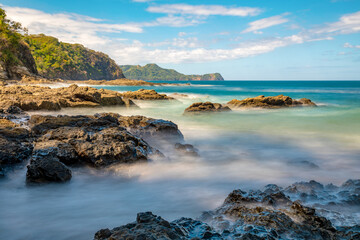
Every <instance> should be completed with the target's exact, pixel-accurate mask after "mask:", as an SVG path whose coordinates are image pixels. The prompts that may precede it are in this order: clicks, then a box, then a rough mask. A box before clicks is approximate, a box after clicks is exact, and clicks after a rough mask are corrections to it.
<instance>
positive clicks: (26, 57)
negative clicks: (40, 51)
mask: <svg viewBox="0 0 360 240" xmlns="http://www.w3.org/2000/svg"><path fill="white" fill-rule="evenodd" d="M22 33H26V29H24V28H22V27H21V24H20V23H18V22H14V21H11V20H9V19H7V18H6V13H5V10H3V9H2V8H0V77H1V78H5V79H6V78H18V77H20V75H21V74H18V73H19V72H18V71H19V68H16V67H19V66H24V67H26V69H27V70H24V69H22V70H21V71H22V73H25V72H28V73H36V68H35V62H34V59H33V57H32V56H31V53H30V51H29V49H28V45H27V44H26V43H25V42H24V41H23V35H22Z"/></svg>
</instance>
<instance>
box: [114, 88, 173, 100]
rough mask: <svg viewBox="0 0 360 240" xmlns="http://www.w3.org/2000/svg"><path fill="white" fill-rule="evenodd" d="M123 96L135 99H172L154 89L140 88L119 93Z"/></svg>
mask: <svg viewBox="0 0 360 240" xmlns="http://www.w3.org/2000/svg"><path fill="white" fill-rule="evenodd" d="M121 95H122V96H123V98H129V99H136V100H173V99H174V98H172V97H169V96H167V95H166V94H159V93H157V92H156V91H155V90H147V89H140V90H137V91H133V92H131V91H129V92H124V93H121Z"/></svg>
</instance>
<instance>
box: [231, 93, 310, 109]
mask: <svg viewBox="0 0 360 240" xmlns="http://www.w3.org/2000/svg"><path fill="white" fill-rule="evenodd" d="M227 105H228V106H229V107H230V108H282V107H294V106H316V104H315V103H313V102H312V101H311V100H310V99H307V98H302V99H300V100H295V99H292V98H291V97H289V96H284V95H279V96H274V97H265V96H264V95H260V96H258V97H254V98H246V99H243V100H237V99H233V100H231V101H230V102H228V103H227Z"/></svg>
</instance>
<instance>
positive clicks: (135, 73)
mask: <svg viewBox="0 0 360 240" xmlns="http://www.w3.org/2000/svg"><path fill="white" fill-rule="evenodd" d="M120 67H121V69H122V70H123V72H124V75H125V77H126V78H129V79H135V80H182V81H200V80H209V81H223V80H224V79H223V77H222V76H221V75H220V73H211V74H205V75H184V74H181V73H179V72H177V71H175V70H173V69H165V68H161V67H159V66H158V65H156V64H147V65H145V66H143V67H142V66H140V65H121V66H120Z"/></svg>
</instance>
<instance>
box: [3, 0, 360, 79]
mask: <svg viewBox="0 0 360 240" xmlns="http://www.w3.org/2000/svg"><path fill="white" fill-rule="evenodd" d="M0 5H1V7H2V8H4V9H5V10H6V12H7V15H8V17H9V18H10V19H12V20H15V21H18V22H20V23H22V25H23V26H24V27H26V28H28V30H29V33H31V34H38V33H44V34H46V35H50V36H54V37H57V38H59V40H61V41H63V42H69V43H80V44H83V45H84V46H86V47H88V48H91V49H94V50H97V51H102V52H105V53H106V54H108V55H109V56H110V57H111V58H113V59H114V60H115V61H116V62H117V63H118V64H120V65H125V64H140V65H144V64H147V63H157V64H158V65H160V66H161V67H165V68H173V69H176V70H177V71H179V72H182V73H186V74H204V73H213V72H219V73H221V74H222V75H223V77H224V78H225V79H226V80H360V0H316V1H314V0H302V1H299V0H286V1H285V0H281V1H280V0H222V1H220V0H217V1H215V0H191V1H190V0H0Z"/></svg>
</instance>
